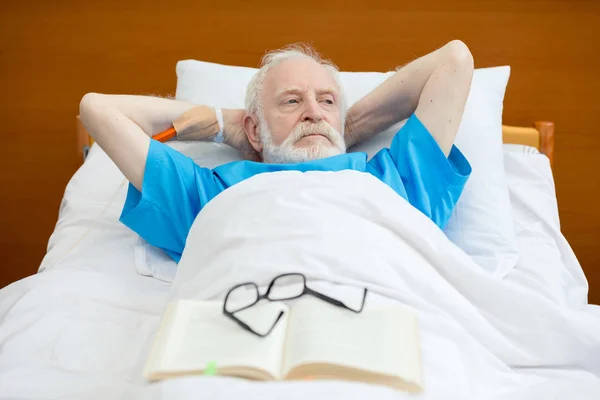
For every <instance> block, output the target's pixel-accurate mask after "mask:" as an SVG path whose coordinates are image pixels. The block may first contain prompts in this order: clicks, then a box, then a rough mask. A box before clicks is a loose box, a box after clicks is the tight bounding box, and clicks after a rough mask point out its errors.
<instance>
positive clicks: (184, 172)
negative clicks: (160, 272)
mask: <svg viewBox="0 0 600 400" xmlns="http://www.w3.org/2000/svg"><path fill="white" fill-rule="evenodd" d="M222 190H223V185H222V184H221V182H220V180H219V179H218V178H217V177H215V175H214V174H213V172H212V171H211V170H210V169H207V168H201V167H199V166H198V165H196V163H194V161H193V160H192V159H191V158H189V157H186V156H184V155H183V154H181V153H180V152H178V151H176V150H174V149H172V148H170V147H169V146H166V145H164V144H162V143H160V142H157V141H155V140H151V141H150V147H149V149H148V157H147V159H146V166H145V169H144V181H143V183H142V191H141V192H140V191H138V190H137V189H136V188H135V187H134V186H133V185H131V184H129V189H128V192H127V199H126V201H125V205H124V207H123V211H122V213H121V217H120V221H121V222H122V223H123V224H125V225H126V226H128V227H129V228H130V229H132V230H133V231H135V232H136V233H138V234H139V235H140V236H141V237H142V238H144V239H145V240H146V241H147V242H148V243H150V244H151V245H153V246H156V247H159V248H161V249H163V250H164V251H165V252H166V253H167V254H168V255H169V256H170V257H171V258H173V259H174V260H175V261H177V262H179V260H180V258H181V253H182V252H183V249H184V247H185V242H186V239H187V235H188V233H189V231H190V228H191V226H192V223H193V222H194V220H195V219H196V216H197V215H198V213H199V212H200V210H201V209H202V207H203V206H204V205H205V204H207V203H208V202H209V201H210V200H211V199H212V198H213V197H215V196H216V195H217V194H219V193H220V192H221V191H222Z"/></svg>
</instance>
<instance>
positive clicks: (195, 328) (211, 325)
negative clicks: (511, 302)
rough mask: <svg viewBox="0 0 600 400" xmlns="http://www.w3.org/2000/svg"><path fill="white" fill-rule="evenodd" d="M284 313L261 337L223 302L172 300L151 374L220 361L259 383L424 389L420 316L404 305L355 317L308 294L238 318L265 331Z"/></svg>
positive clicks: (223, 368) (226, 371) (220, 369)
mask: <svg viewBox="0 0 600 400" xmlns="http://www.w3.org/2000/svg"><path fill="white" fill-rule="evenodd" d="M281 310H284V311H285V315H284V316H283V317H282V319H281V320H280V321H279V322H278V323H277V325H276V326H275V328H274V329H273V331H272V332H271V334H270V335H269V336H267V337H264V338H261V337H258V336H256V335H254V334H252V333H250V332H248V331H246V330H244V329H242V328H241V327H240V326H239V325H237V324H236V323H235V322H234V321H232V320H231V319H229V318H227V317H226V316H225V315H224V314H223V312H222V303H220V302H201V301H192V300H179V301H177V302H174V303H171V304H170V305H169V307H168V308H167V311H166V313H165V315H164V316H163V320H162V322H161V326H160V329H159V331H158V333H157V336H156V338H155V340H154V343H153V347H152V350H151V353H150V357H149V359H148V362H147V364H146V367H145V371H144V375H145V376H146V378H148V379H149V380H161V379H165V378H169V377H176V376H184V375H193V374H204V373H206V372H207V371H205V370H206V369H207V367H208V366H210V367H209V368H210V369H211V370H212V369H214V367H215V366H216V374H218V375H226V376H236V377H242V378H249V379H257V380H295V379H340V380H350V381H360V382H368V383H374V384H381V385H387V386H391V387H393V388H396V389H400V390H405V391H410V392H417V391H419V390H420V389H421V388H422V366H421V357H420V347H419V340H418V328H417V319H416V317H415V315H413V314H412V313H411V312H410V311H408V310H407V309H405V308H404V307H401V306H385V307H379V308H376V307H375V308H370V307H365V309H364V310H363V311H362V312H361V313H359V314H356V313H353V312H351V311H348V310H344V309H341V308H338V307H335V306H332V305H330V304H328V303H325V302H323V301H320V300H316V299H313V298H309V297H306V298H301V299H300V300H297V301H296V303H294V305H293V307H291V308H290V307H286V306H285V305H284V304H283V303H282V302H265V303H264V304H263V303H259V304H257V305H255V306H253V307H251V308H249V309H246V310H244V311H241V312H239V313H237V314H236V316H237V317H239V318H240V319H241V320H243V321H244V322H246V323H248V324H249V325H250V324H251V326H252V327H253V329H255V330H257V331H259V332H266V331H267V330H268V329H269V328H270V326H271V325H272V323H273V321H274V320H275V318H276V317H277V315H278V314H279V312H280V311H281ZM213 372H214V371H213ZM211 373H212V372H211Z"/></svg>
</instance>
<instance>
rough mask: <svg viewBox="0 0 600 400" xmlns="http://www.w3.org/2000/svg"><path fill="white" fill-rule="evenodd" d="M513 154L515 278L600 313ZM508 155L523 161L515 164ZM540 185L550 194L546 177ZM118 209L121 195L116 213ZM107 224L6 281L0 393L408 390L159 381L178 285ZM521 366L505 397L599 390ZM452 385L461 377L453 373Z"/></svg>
mask: <svg viewBox="0 0 600 400" xmlns="http://www.w3.org/2000/svg"><path fill="white" fill-rule="evenodd" d="M505 156H506V157H508V163H507V164H509V166H508V167H507V175H508V177H509V189H510V194H511V201H512V203H513V209H514V212H515V220H516V222H517V223H518V226H519V231H518V232H517V233H518V238H519V244H520V248H521V258H520V260H519V263H518V265H517V267H516V268H515V269H514V271H513V272H511V274H510V275H509V276H508V277H507V278H506V279H510V280H511V281H513V282H518V283H519V284H521V285H523V287H528V288H535V290H536V291H538V292H540V293H544V295H545V296H546V297H548V298H549V299H550V300H551V301H552V302H556V303H558V304H561V305H563V306H565V307H569V308H575V309H581V311H582V312H587V313H596V314H600V313H599V312H598V309H597V307H592V306H587V305H586V304H585V303H586V301H585V294H586V293H587V283H586V282H585V278H584V277H583V274H582V272H581V268H580V267H579V265H578V264H577V260H576V259H575V257H574V256H573V253H572V251H571V249H570V248H569V246H568V244H567V243H566V241H565V240H564V237H563V236H562V234H560V231H559V230H558V229H559V225H558V219H557V218H556V215H555V214H553V213H547V214H544V215H542V216H540V215H536V214H535V212H534V210H536V209H537V210H539V204H537V203H539V201H538V200H539V199H538V200H533V198H532V193H533V192H535V185H531V180H527V179H525V178H524V177H523V175H522V172H523V170H522V168H523V167H525V166H526V165H530V164H532V163H531V159H530V158H519V157H516V159H517V161H515V157H512V155H508V154H505ZM526 157H530V156H526ZM539 157H543V156H539ZM505 161H506V160H505ZM543 162H544V161H543V158H540V159H538V161H535V162H534V163H535V164H539V165H538V167H539V168H537V169H535V171H537V172H536V173H535V174H536V178H537V180H539V181H540V182H541V181H543V180H545V181H546V182H548V184H549V185H551V187H552V190H553V183H552V179H551V174H550V175H548V171H549V170H548V169H545V168H544V167H540V166H543ZM510 165H512V166H514V168H515V169H514V170H512V172H511V169H510V168H511V167H510ZM540 178H541V180H540ZM532 188H533V189H534V190H532ZM537 189H539V190H540V191H541V192H544V196H543V197H544V198H546V197H547V195H548V193H549V192H548V191H547V187H543V185H541V186H539V187H537ZM538 194H540V193H538ZM551 197H552V199H554V196H551ZM553 202H554V203H555V199H554V200H553ZM533 203H536V204H533ZM121 204H122V203H121ZM550 208H551V207H550ZM119 212H120V206H119V205H118V202H116V203H115V206H114V207H112V206H111V207H110V208H109V209H108V210H107V211H106V216H107V217H110V218H115V219H116V218H118V213H119ZM91 219H92V218H90V220H91ZM108 225H110V224H107V225H106V226H104V225H101V226H100V228H104V229H98V230H96V229H97V228H98V226H97V227H96V228H95V229H94V230H92V231H91V233H90V234H89V235H87V236H86V238H85V239H84V240H83V241H82V242H81V243H80V244H79V246H77V247H75V250H73V251H71V252H70V253H69V254H68V255H67V256H66V257H63V258H62V259H60V261H57V262H55V263H54V265H52V266H51V267H48V268H46V270H45V271H44V272H43V273H41V274H38V275H35V276H32V277H28V278H26V279H23V280H21V281H19V282H16V283H14V284H12V285H10V286H8V287H6V288H4V289H2V290H1V291H0V321H1V322H0V398H2V399H5V398H6V399H8V398H40V399H42V398H43V399H59V398H60V399H83V398H85V399H96V398H98V399H111V398H120V397H122V396H126V398H130V397H131V396H136V395H139V396H140V398H156V399H158V398H161V399H162V398H186V396H188V397H189V395H190V393H195V394H196V396H195V397H197V395H198V394H200V393H201V394H202V397H208V396H210V397H213V398H238V397H239V396H242V395H243V396H244V398H264V397H262V396H264V395H265V394H268V396H269V397H271V398H294V397H293V396H297V397H298V398H300V397H302V398H303V399H304V398H307V396H313V397H314V398H359V397H360V398H365V397H368V398H387V397H389V398H398V395H397V394H396V393H394V392H391V391H388V390H387V389H383V388H374V387H371V386H367V385H360V384H350V383H339V382H317V383H302V382H300V383H291V384H290V383H277V384H273V383H270V384H268V385H266V384H262V383H254V382H243V381H239V380H230V379H224V378H208V379H193V378H189V379H177V380H174V381H171V382H167V383H164V384H161V385H150V386H148V385H144V384H142V383H141V382H140V375H139V372H140V370H139V363H140V361H141V360H142V359H143V353H144V346H145V345H147V344H148V341H147V340H146V339H148V338H149V337H150V336H151V335H152V332H154V330H155V328H156V325H157V324H158V321H159V319H160V315H161V314H162V311H163V308H164V306H165V303H166V301H167V299H168V298H169V296H170V292H169V291H170V286H169V285H168V284H167V283H164V282H161V281H159V280H156V279H152V278H148V277H143V276H140V275H139V274H137V272H136V269H135V251H134V247H135V246H134V243H135V242H136V241H137V237H136V235H135V234H133V233H131V232H129V231H128V230H127V229H126V228H122V230H121V229H120V228H115V227H113V226H108ZM115 229H116V230H115ZM102 233H104V234H106V233H111V234H114V235H116V237H117V240H114V241H108V240H103V237H104V236H103V235H102ZM71 240H73V238H71ZM123 243H125V244H127V246H122V244H123ZM99 244H100V245H99ZM125 248H128V249H129V250H124V249H125ZM538 260H540V261H538ZM549 264H550V265H551V268H549V267H548V265H549ZM518 373H519V374H521V375H524V374H529V375H530V376H531V377H532V379H531V382H530V383H531V386H530V387H529V388H528V389H527V390H526V391H525V390H522V391H520V392H519V395H520V396H519V397H514V393H510V390H507V391H506V393H501V392H497V393H495V394H494V396H495V398H503V397H506V398H508V397H510V398H547V397H552V396H554V397H555V398H573V399H585V398H590V399H592V398H598V396H599V395H600V386H599V384H598V377H597V376H594V375H593V374H591V373H587V372H583V371H581V370H569V369H568V368H562V369H553V368H543V369H535V368H527V369H520V370H519V371H518ZM233 383H235V384H233ZM447 384H448V385H451V384H452V382H451V380H449V381H448V382H447ZM266 390H267V391H266Z"/></svg>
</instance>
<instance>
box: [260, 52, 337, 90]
mask: <svg viewBox="0 0 600 400" xmlns="http://www.w3.org/2000/svg"><path fill="white" fill-rule="evenodd" d="M265 86H267V87H269V89H270V90H269V91H270V92H271V93H273V94H275V95H280V94H282V93H286V92H292V91H294V92H307V91H313V90H314V91H318V92H330V93H337V92H339V90H338V88H337V83H336V81H335V79H334V78H333V76H332V75H331V74H330V73H329V72H328V71H327V70H326V69H325V67H324V66H323V65H321V64H319V63H317V62H315V61H314V60H311V59H303V58H297V59H290V60H286V61H283V62H281V63H279V64H277V65H275V66H273V67H272V68H270V69H269V71H268V72H267V76H266V80H265Z"/></svg>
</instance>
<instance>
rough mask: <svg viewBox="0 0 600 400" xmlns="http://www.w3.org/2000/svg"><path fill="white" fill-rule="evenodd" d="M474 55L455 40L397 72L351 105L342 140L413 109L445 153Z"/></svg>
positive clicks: (367, 133) (365, 134)
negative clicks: (344, 136) (344, 135)
mask: <svg viewBox="0 0 600 400" xmlns="http://www.w3.org/2000/svg"><path fill="white" fill-rule="evenodd" d="M472 77H473V57H472V56H471V53H470V52H469V49H468V48H467V46H466V45H465V44H464V43H463V42H461V41H459V40H453V41H451V42H450V43H448V44H446V45H445V46H444V47H442V48H440V49H438V50H436V51H434V52H432V53H430V54H427V55H426V56H424V57H421V58H419V59H417V60H415V61H413V62H411V63H410V64H407V65H406V66H404V67H402V68H399V69H398V70H397V72H396V73H395V74H394V75H393V76H392V77H390V78H389V79H387V80H386V81H385V82H383V83H382V84H381V85H379V86H378V87H377V88H376V89H375V90H373V91H372V92H371V93H369V94H368V95H366V96H365V97H364V98H362V99H361V100H360V101H359V102H358V103H356V104H355V105H353V106H352V107H351V108H350V110H349V111H348V115H347V118H346V130H347V132H346V136H347V139H346V142H347V143H348V145H349V146H351V145H352V144H356V143H359V142H362V141H364V140H366V139H368V138H369V137H371V136H373V135H374V134H376V133H378V132H381V131H383V130H384V129H387V128H389V127H390V126H392V125H393V124H395V123H397V122H399V121H402V120H404V119H406V118H408V117H410V115H411V114H413V113H415V114H416V115H417V117H418V118H419V120H421V122H422V123H423V125H425V127H426V128H427V130H428V131H429V132H430V133H431V135H432V136H433V137H434V138H435V140H436V142H437V143H438V145H439V146H440V148H441V149H442V151H443V152H444V154H446V155H448V154H449V152H450V149H451V148H452V143H453V142H454V138H455V137H456V132H457V131H458V126H459V124H460V120H461V118H462V114H463V111H464V107H465V103H466V101H467V96H468V94H469V88H470V86H471V79H472Z"/></svg>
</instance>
